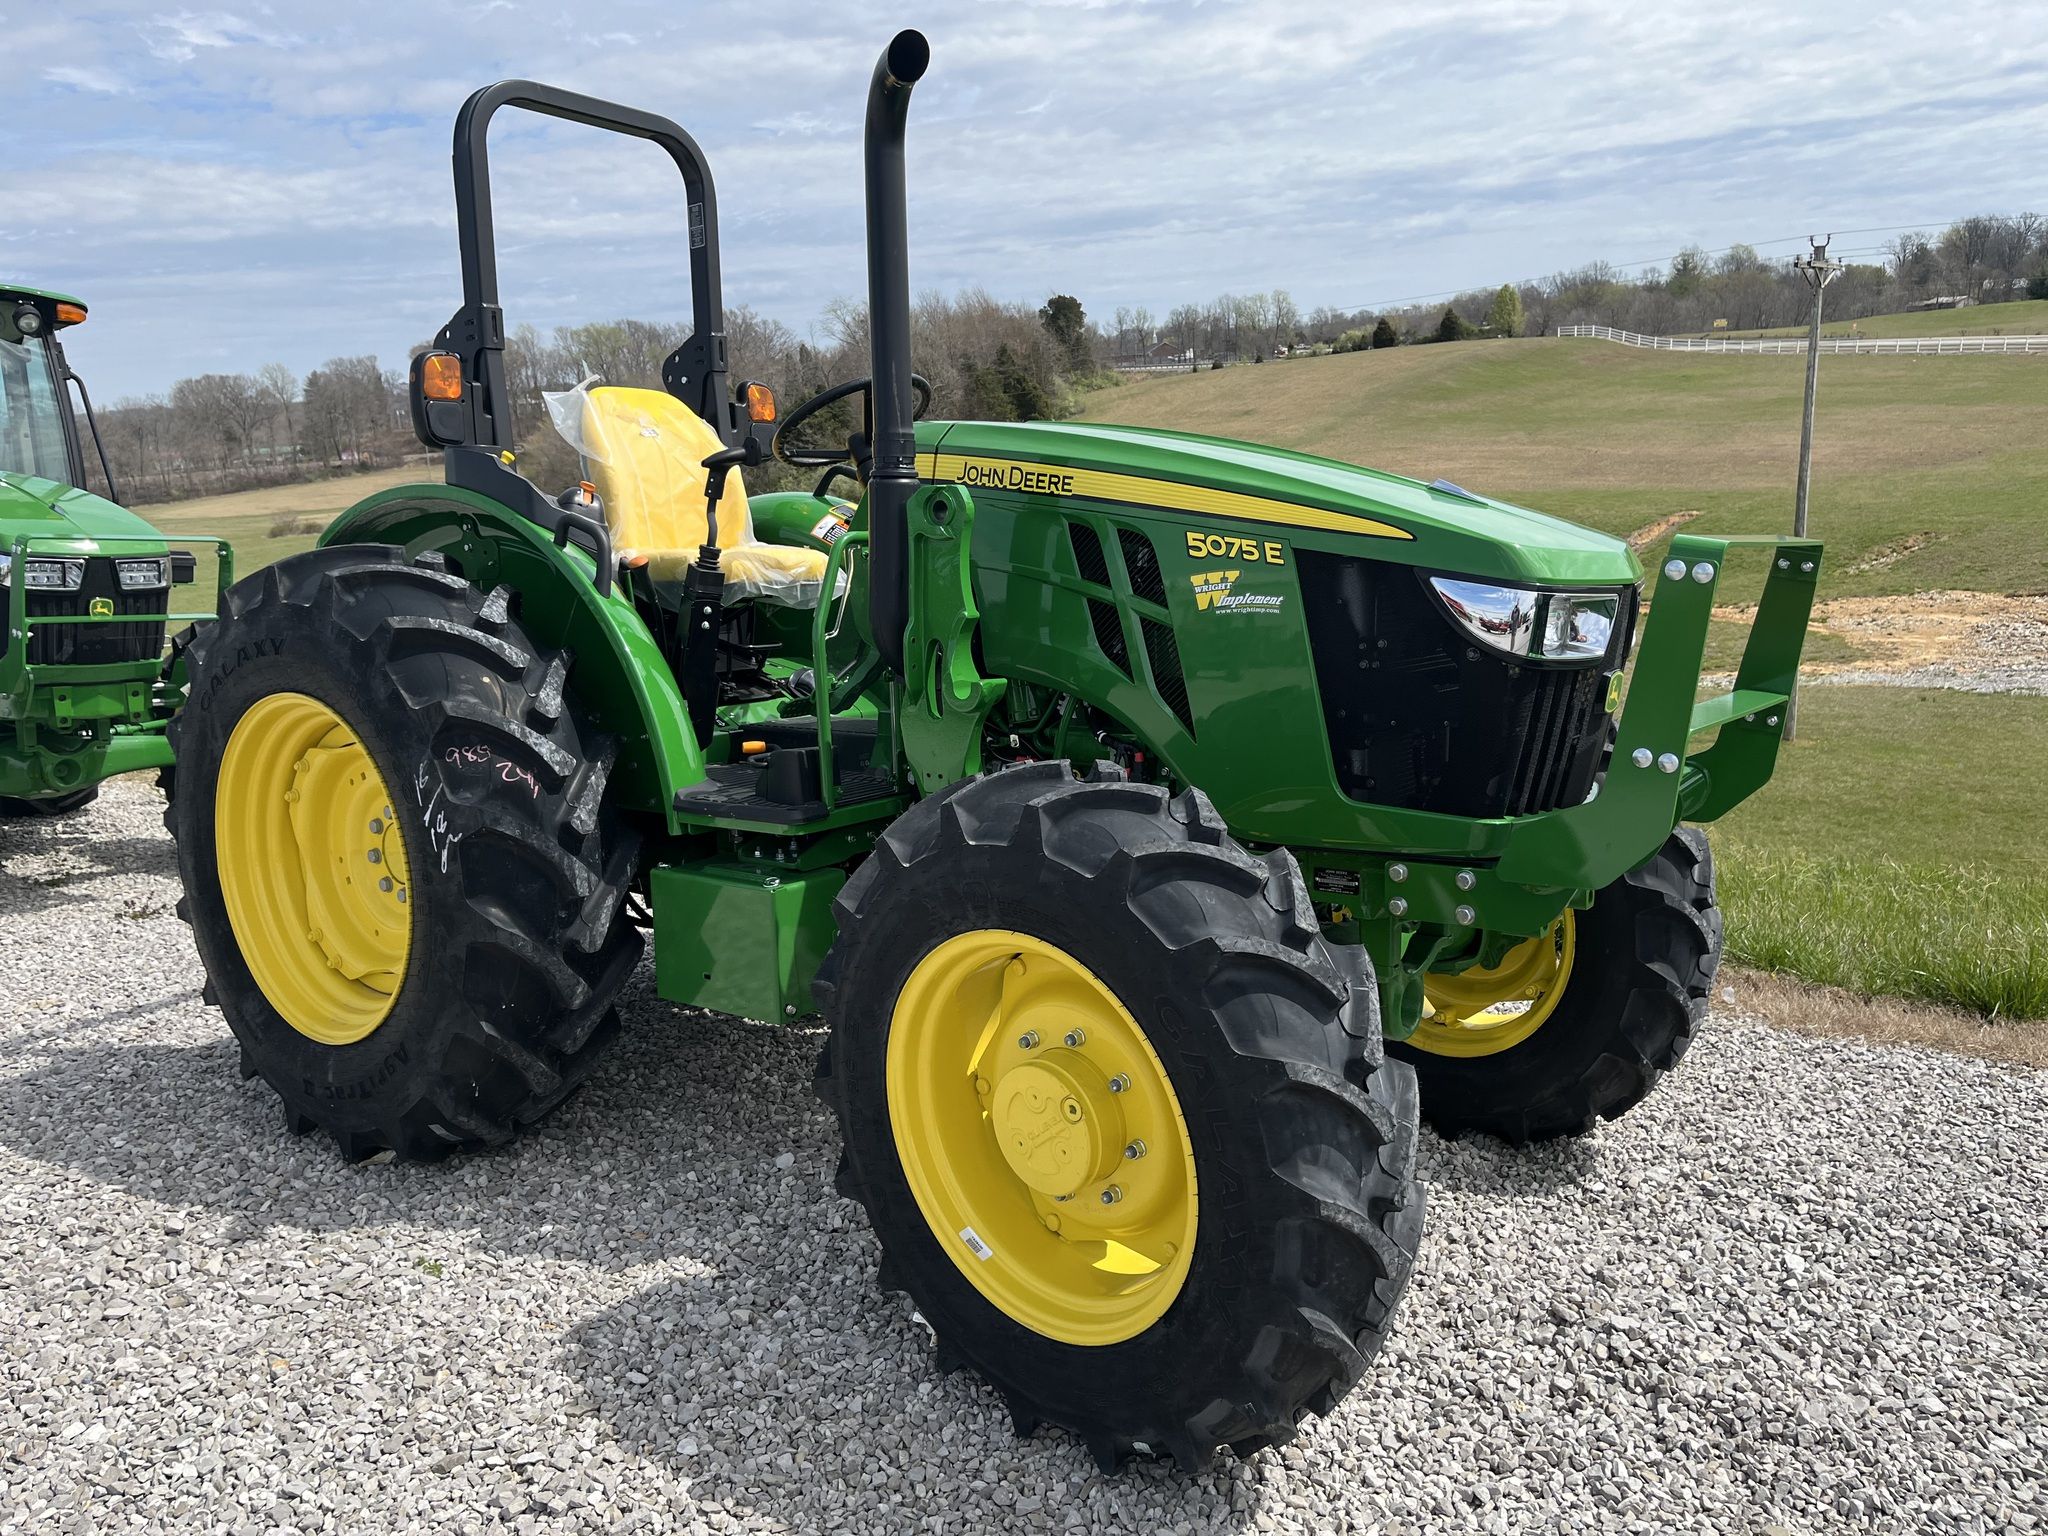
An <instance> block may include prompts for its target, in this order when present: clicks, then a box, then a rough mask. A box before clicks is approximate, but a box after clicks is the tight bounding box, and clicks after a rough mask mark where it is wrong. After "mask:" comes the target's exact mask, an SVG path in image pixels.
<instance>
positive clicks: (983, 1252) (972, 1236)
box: [960, 1227, 996, 1259]
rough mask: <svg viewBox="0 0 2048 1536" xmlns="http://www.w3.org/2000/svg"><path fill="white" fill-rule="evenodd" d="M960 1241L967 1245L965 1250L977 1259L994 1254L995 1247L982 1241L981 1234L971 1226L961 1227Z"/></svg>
mask: <svg viewBox="0 0 2048 1536" xmlns="http://www.w3.org/2000/svg"><path fill="white" fill-rule="evenodd" d="M960 1241H961V1242H963V1243H965V1244H966V1245H967V1251H968V1252H969V1253H971V1254H973V1255H974V1256H975V1257H976V1258H977V1259H992V1258H994V1257H995V1256H996V1251H995V1249H993V1248H991V1247H989V1245H988V1244H987V1243H984V1242H983V1241H982V1240H981V1234H980V1233H979V1232H977V1231H975V1230H974V1228H972V1227H962V1228H961V1229H960Z"/></svg>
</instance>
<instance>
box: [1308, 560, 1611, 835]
mask: <svg viewBox="0 0 2048 1536" xmlns="http://www.w3.org/2000/svg"><path fill="white" fill-rule="evenodd" d="M1299 558H1300V564H1301V586H1302V598H1303V601H1304V602H1305V604H1306V605H1307V614H1308V626H1309V638H1310V642H1311V645H1312V646H1313V649H1314V655H1315V666H1316V685H1317V688H1318V690H1319V691H1320V692H1321V694H1322V701H1323V718H1324V722H1325V724H1326V726H1327V727H1328V730H1329V736H1330V752H1331V758H1332V761H1333V763H1334V766H1335V768H1336V771H1337V782H1338V784H1339V786H1340V787H1341V788H1342V789H1343V791H1344V793H1345V794H1346V795H1348V796H1350V797H1351V798H1352V799H1354V800H1363V801H1368V802H1370V803H1372V804H1375V805H1390V806H1399V807H1404V808H1407V809H1410V810H1418V811H1436V812H1440V813H1443V814H1445V815H1452V816H1527V815H1532V814H1534V813H1536V812H1538V811H1550V810H1557V809H1559V808H1560V807H1563V806H1568V805H1577V804H1579V803H1580V802H1581V801H1583V800H1584V799H1585V798H1586V796H1587V795H1588V794H1589V793H1590V792H1591V790H1592V788H1593V782H1594V779H1595V778H1596V776H1597V775H1598V774H1599V772H1600V766H1601V759H1602V757H1603V755H1604V754H1605V751H1606V748H1607V734H1608V717H1607V707H1606V706H1607V687H1608V682H1609V680H1610V678H1611V677H1612V676H1613V674H1614V672H1615V670H1616V669H1618V668H1619V667H1620V665H1621V663H1622V660H1623V658H1625V657H1626V656H1627V655H1628V644H1629V638H1630V631H1631V630H1632V629H1633V627H1634V624H1635V609H1636V592H1635V589H1634V588H1633V587H1629V588H1624V589H1622V592H1621V596H1622V613H1621V615H1620V621H1619V622H1618V623H1617V624H1616V625H1615V629H1614V642H1613V644H1612V646H1611V647H1610V648H1609V650H1608V654H1607V656H1606V657H1605V658H1603V659H1602V660H1600V661H1598V662H1587V663H1560V662H1543V661H1527V660H1523V659H1521V658H1519V657H1514V656H1508V655H1504V654H1502V653H1501V652H1499V651H1496V650H1493V649H1491V648H1489V647H1487V646H1483V645H1479V644H1477V643H1476V642H1474V641H1473V640H1472V639H1471V637H1470V636H1468V635H1466V634H1465V633H1464V632H1463V631H1462V630H1460V629H1459V628H1458V627H1457V626H1456V624H1455V623H1454V622H1453V621H1452V619H1451V617H1450V615H1449V614H1447V613H1446V612H1445V611H1444V610H1443V607H1442V605H1441V604H1439V603H1438V602H1437V601H1436V599H1435V597H1434V596H1433V595H1432V594H1431V593H1430V591H1429V588H1428V585H1427V581H1428V578H1427V576H1426V575H1425V574H1424V573H1423V572H1421V571H1418V570H1416V569H1414V568H1413V567H1411V566H1404V565H1392V564H1386V563H1382V562H1378V561H1370V560H1358V559H1353V558H1350V557H1347V556H1342V555H1330V554H1321V553H1318V552H1316V551H1313V550H1303V551H1301V552H1300V557H1299Z"/></svg>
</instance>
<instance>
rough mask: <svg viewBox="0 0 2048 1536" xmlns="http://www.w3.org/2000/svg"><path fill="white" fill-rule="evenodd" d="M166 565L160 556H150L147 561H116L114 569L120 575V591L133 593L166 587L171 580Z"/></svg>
mask: <svg viewBox="0 0 2048 1536" xmlns="http://www.w3.org/2000/svg"><path fill="white" fill-rule="evenodd" d="M166 564H167V562H166V561H165V559H164V557H163V556H162V555H152V556H150V557H149V559H147V560H116V561H115V562H114V567H115V569H116V570H118V571H119V572H120V573H121V590H122V591H124V592H133V591H135V590H136V589H137V588H143V587H168V586H169V585H170V584H171V578H170V573H169V571H168V570H167V569H166V568H165V567H166Z"/></svg>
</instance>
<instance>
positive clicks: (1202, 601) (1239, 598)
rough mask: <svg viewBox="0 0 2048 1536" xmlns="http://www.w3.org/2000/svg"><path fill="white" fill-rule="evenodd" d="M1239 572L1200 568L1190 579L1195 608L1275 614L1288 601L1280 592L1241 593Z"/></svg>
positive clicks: (1203, 610) (1222, 611)
mask: <svg viewBox="0 0 2048 1536" xmlns="http://www.w3.org/2000/svg"><path fill="white" fill-rule="evenodd" d="M1241 574H1242V573H1241V572H1239V571H1197V572H1196V573H1195V574H1194V575H1192V576H1190V577H1189V578H1188V582H1189V584H1190V585H1192V586H1193V587H1194V589H1195V607H1196V609H1197V610H1198V611H1201V612H1215V613H1272V612H1274V611H1275V610H1277V609H1278V608H1279V607H1280V606H1281V605H1282V604H1283V603H1285V602H1286V601H1287V598H1286V595H1285V594H1284V593H1279V592H1240V591H1238V590H1237V578H1238V577H1239V575H1241Z"/></svg>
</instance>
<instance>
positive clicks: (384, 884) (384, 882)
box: [377, 875, 391, 891]
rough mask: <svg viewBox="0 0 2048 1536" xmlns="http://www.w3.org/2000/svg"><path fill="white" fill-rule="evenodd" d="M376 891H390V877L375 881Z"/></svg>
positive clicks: (386, 876)
mask: <svg viewBox="0 0 2048 1536" xmlns="http://www.w3.org/2000/svg"><path fill="white" fill-rule="evenodd" d="M377 889H378V890H380V891H388V890H390V889H391V877H390V876H389V875H385V876H383V877H382V878H380V879H379V880H378V881H377Z"/></svg>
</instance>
